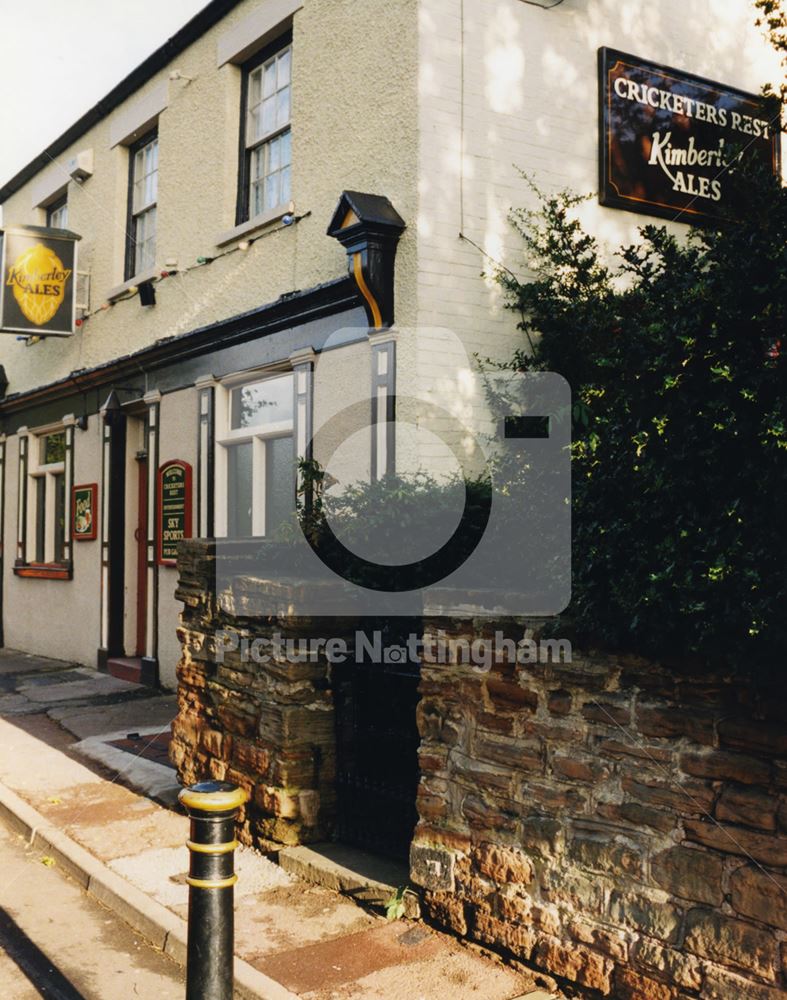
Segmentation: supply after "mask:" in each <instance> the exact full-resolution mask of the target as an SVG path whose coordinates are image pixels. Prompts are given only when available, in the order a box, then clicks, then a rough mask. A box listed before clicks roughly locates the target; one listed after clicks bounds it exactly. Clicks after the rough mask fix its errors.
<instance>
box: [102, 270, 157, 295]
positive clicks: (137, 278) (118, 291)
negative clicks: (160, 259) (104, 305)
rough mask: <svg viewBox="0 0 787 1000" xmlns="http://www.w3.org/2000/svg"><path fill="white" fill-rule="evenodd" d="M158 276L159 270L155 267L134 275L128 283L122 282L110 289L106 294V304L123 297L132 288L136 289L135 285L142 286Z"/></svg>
mask: <svg viewBox="0 0 787 1000" xmlns="http://www.w3.org/2000/svg"><path fill="white" fill-rule="evenodd" d="M158 276H159V270H158V268H157V267H149V268H148V269H147V271H140V273H139V274H135V275H134V277H133V278H129V279H128V281H124V282H123V284H122V285H115V287H114V288H110V289H109V291H108V292H107V302H113V301H114V300H115V299H119V298H120V296H121V295H125V293H126V292H129V291H131V289H132V288H136V286H137V285H142V284H144V283H145V282H146V281H152V280H153V279H154V278H157V277H158Z"/></svg>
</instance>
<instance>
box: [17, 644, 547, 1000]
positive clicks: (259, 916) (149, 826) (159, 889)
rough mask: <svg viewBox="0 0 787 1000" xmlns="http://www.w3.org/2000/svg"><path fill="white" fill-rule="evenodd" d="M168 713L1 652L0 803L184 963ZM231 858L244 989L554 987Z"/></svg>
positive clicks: (181, 820)
mask: <svg viewBox="0 0 787 1000" xmlns="http://www.w3.org/2000/svg"><path fill="white" fill-rule="evenodd" d="M174 712H175V699H174V696H173V695H166V694H160V693H158V694H157V693H155V692H152V691H151V690H149V689H145V688H140V687H139V686H138V685H134V684H129V683H127V682H124V681H118V680H115V679H114V678H109V677H104V676H103V675H99V674H96V673H94V672H93V671H90V670H87V669H86V668H74V667H69V665H67V664H62V663H57V662H56V661H46V660H40V659H36V658H33V657H27V656H24V655H21V654H14V653H12V652H9V651H6V650H0V716H2V718H0V783H2V785H1V786H0V815H3V816H4V818H5V819H6V821H7V822H11V823H13V824H14V825H15V826H16V829H17V830H18V831H20V832H21V833H22V835H23V836H24V837H25V838H26V839H27V842H28V843H30V844H31V845H32V847H33V848H34V849H35V850H39V851H41V852H46V853H47V856H49V857H52V858H54V859H55V861H56V864H57V865H58V866H59V867H60V868H62V869H63V870H65V871H66V872H68V873H69V874H70V875H72V877H73V878H75V880H76V881H77V883H78V884H80V885H82V886H83V887H84V888H86V889H87V891H88V892H89V893H91V894H92V895H94V896H95V897H96V898H97V899H99V900H101V901H102V902H103V903H104V904H105V905H108V906H109V907H110V908H113V909H115V911H116V912H119V913H120V915H121V916H122V917H123V919H124V920H126V921H127V922H128V923H129V924H130V925H131V926H132V927H134V928H135V929H136V930H137V931H138V932H139V933H142V934H144V935H145V937H146V938H147V939H148V940H149V941H151V942H152V943H153V944H154V945H155V946H156V947H158V948H159V949H161V950H163V951H164V952H165V953H167V954H168V955H169V956H171V957H172V958H174V959H175V960H176V961H180V962H183V961H184V957H185V940H186V925H185V920H184V918H185V916H186V911H187V899H188V888H187V885H186V883H185V874H186V869H187V865H188V851H187V850H186V848H185V846H184V842H185V840H186V836H187V832H188V829H187V828H188V824H187V820H186V819H185V817H184V816H182V815H180V814H179V813H178V812H176V811H174V810H173V809H171V808H167V804H171V803H172V802H173V801H174V797H175V793H176V791H177V782H176V780H175V772H174V770H172V768H170V767H168V766H167V765H166V764H165V763H162V760H165V759H166V758H163V757H162V752H161V745H160V744H161V741H162V740H164V741H165V740H166V733H167V732H168V730H169V723H170V721H171V719H172V717H173V715H174ZM154 751H155V752H154ZM151 796H155V797H156V798H157V799H158V801H154V800H153V799H152V798H151ZM162 803H164V804H162ZM237 871H238V873H239V882H238V885H237V886H236V962H237V965H236V977H237V979H238V987H239V989H238V995H239V996H249V997H265V998H267V1000H297V998H301V1000H383V998H385V1000H400V998H401V1000H456V997H457V995H458V994H461V996H462V997H472V998H474V1000H514V998H516V1000H519V998H521V997H525V996H526V997H528V1000H548V998H550V997H552V996H553V994H552V993H551V992H543V991H542V990H540V989H539V987H541V986H547V987H548V988H551V985H552V984H548V983H546V984H545V983H543V982H541V983H539V982H537V980H536V979H535V978H534V977H531V976H529V975H528V974H526V973H522V972H518V971H515V970H513V969H511V968H509V967H506V966H504V965H502V964H500V963H498V962H496V961H493V960H492V959H490V958H488V957H485V956H483V955H482V954H480V953H479V952H478V950H473V949H469V948H466V947H464V946H463V945H461V944H460V943H459V942H457V941H456V940H454V939H453V938H451V937H449V936H446V935H443V934H440V933H438V932H436V931H434V930H433V929H431V928H429V927H428V926H426V925H424V924H423V923H420V922H415V921H410V920H406V919H405V920H400V921H395V922H388V921H386V920H385V919H384V918H382V917H381V916H379V915H377V914H375V913H372V912H369V911H368V910H365V909H362V908H361V907H359V906H358V905H356V903H354V902H352V901H351V900H349V899H347V898H345V897H344V896H342V895H340V894H338V893H336V892H333V891H331V890H330V889H327V888H325V887H323V886H317V885H310V884H308V883H306V882H304V881H302V880H301V879H300V878H298V877H297V876H295V875H292V874H288V873H287V872H285V871H284V870H283V869H282V868H280V867H279V866H278V865H276V864H274V863H273V862H272V861H271V860H269V859H267V858H265V857H263V856H261V855H259V854H257V853H256V852H254V851H251V850H248V849H241V850H239V852H238V855H237Z"/></svg>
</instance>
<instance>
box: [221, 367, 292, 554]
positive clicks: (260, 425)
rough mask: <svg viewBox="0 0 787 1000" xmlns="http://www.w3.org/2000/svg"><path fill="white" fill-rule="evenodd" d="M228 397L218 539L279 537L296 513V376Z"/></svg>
mask: <svg viewBox="0 0 787 1000" xmlns="http://www.w3.org/2000/svg"><path fill="white" fill-rule="evenodd" d="M224 396H225V404H226V405H225V406H224V407H221V406H220V407H219V408H218V413H217V417H219V416H221V417H222V419H221V420H218V419H217V427H216V429H217V439H218V447H219V451H220V452H221V455H222V456H223V466H224V476H219V487H218V489H219V491H220V492H221V493H223V496H222V497H220V498H219V503H218V505H217V506H218V510H219V511H221V510H222V508H223V513H224V518H223V520H224V525H223V526H222V524H221V523H219V524H218V525H217V528H218V533H219V534H226V536H227V537H228V538H249V537H257V536H263V537H273V536H275V535H276V532H277V530H278V529H279V528H280V527H281V525H282V524H283V523H284V522H285V521H287V520H289V519H290V518H291V516H292V513H293V511H294V509H295V443H294V385H293V375H292V372H286V373H283V374H282V373H276V374H273V375H270V376H267V377H264V376H260V377H256V378H254V379H253V380H252V379H250V380H249V381H246V382H242V383H240V384H234V385H230V386H228V387H227V388H226V389H225V390H224ZM222 500H223V503H222V502H221V501H222ZM220 521H221V519H220ZM222 527H223V529H224V530H222Z"/></svg>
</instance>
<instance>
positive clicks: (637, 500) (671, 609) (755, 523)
mask: <svg viewBox="0 0 787 1000" xmlns="http://www.w3.org/2000/svg"><path fill="white" fill-rule="evenodd" d="M761 6H762V7H763V10H764V5H761ZM727 183H728V184H730V185H733V184H734V185H735V186H736V189H737V195H738V204H739V205H740V206H741V209H740V211H741V214H740V217H739V218H738V219H737V220H735V221H729V222H726V223H724V224H723V225H720V226H718V227H716V228H707V229H694V230H692V231H690V232H689V233H688V235H687V236H686V237H676V236H675V235H674V234H672V233H669V232H667V230H666V228H665V227H659V226H655V225H648V226H644V227H643V228H642V229H641V231H640V240H639V242H637V243H636V244H633V245H631V246H625V247H621V248H619V250H618V251H617V255H616V256H617V259H618V261H619V265H618V268H617V269H613V268H610V267H608V266H607V264H606V263H605V261H604V260H602V258H601V255H600V250H599V248H598V246H597V244H596V241H595V240H594V239H593V238H592V237H591V236H590V235H588V234H587V233H585V232H584V231H583V230H582V228H581V226H580V225H579V223H578V221H577V217H576V209H577V208H578V206H579V205H580V203H581V202H582V201H583V200H584V199H581V198H579V197H578V196H576V195H572V194H570V193H566V192H564V193H562V194H558V195H552V196H549V197H545V196H544V195H540V209H538V210H527V211H523V212H519V211H515V212H513V213H512V221H513V223H514V225H515V227H516V228H517V230H518V231H519V232H520V234H521V236H522V239H523V243H524V248H525V259H526V261H527V262H528V267H529V268H530V269H531V272H532V274H533V275H534V279H533V280H525V279H523V280H521V281H519V280H517V279H516V278H514V277H513V276H512V275H511V274H510V273H509V274H508V275H507V276H506V279H505V280H502V279H501V280H500V283H501V285H502V287H503V288H504V291H505V294H506V303H507V306H508V308H510V309H512V310H514V311H516V312H517V314H518V315H519V316H520V317H521V320H520V323H519V328H520V329H521V330H524V331H527V332H528V335H529V337H530V342H531V349H530V350H529V351H528V350H524V349H520V350H519V351H518V352H517V353H516V355H515V357H514V358H513V360H512V362H511V363H510V364H507V365H503V366H501V367H510V368H516V369H517V370H523V369H525V370H526V369H528V368H530V369H542V370H552V371H557V372H560V373H561V374H562V375H564V376H565V377H566V378H567V379H568V381H569V382H570V384H571V386H572V391H573V394H574V401H575V402H574V408H573V414H572V418H573V419H572V430H573V438H574V441H573V447H572V462H573V470H574V475H573V489H574V556H573V591H574V600H573V603H572V606H571V609H570V613H571V616H572V618H573V620H574V624H575V626H576V627H577V630H578V631H579V632H580V634H581V633H583V632H584V633H585V636H586V637H589V638H590V639H592V640H593V641H594V642H597V643H599V642H600V643H604V644H606V645H616V646H621V647H626V648H629V649H636V650H639V651H642V652H648V653H650V654H655V655H659V654H665V653H669V654H671V655H672V654H674V653H675V651H676V650H680V651H682V652H684V653H693V654H699V655H700V656H702V657H705V658H707V659H708V660H714V661H716V662H718V661H719V659H731V660H734V661H736V662H737V663H739V664H754V663H762V662H765V660H766V658H768V657H770V658H771V660H772V661H773V660H774V659H775V657H774V655H773V654H777V655H778V656H781V658H782V659H783V658H784V653H785V651H787V626H785V624H783V621H784V620H785V616H784V610H783V609H784V607H785V604H786V603H787V532H784V530H783V528H782V526H781V523H780V516H779V514H778V511H779V510H780V507H781V506H783V504H784V498H785V496H786V495H787V358H786V355H787V352H785V351H782V349H781V342H782V339H783V337H784V331H785V329H787V253H785V247H787V192H786V191H785V189H783V188H781V187H780V186H779V185H778V184H777V183H775V182H774V180H773V178H771V177H770V176H769V175H768V174H767V173H766V172H764V171H762V170H759V169H758V168H757V167H756V166H753V165H751V164H748V163H746V162H745V161H744V162H743V163H742V164H740V165H738V166H737V167H736V171H735V174H734V176H731V177H728V178H727ZM531 188H532V184H531ZM487 364H491V363H490V362H487Z"/></svg>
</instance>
